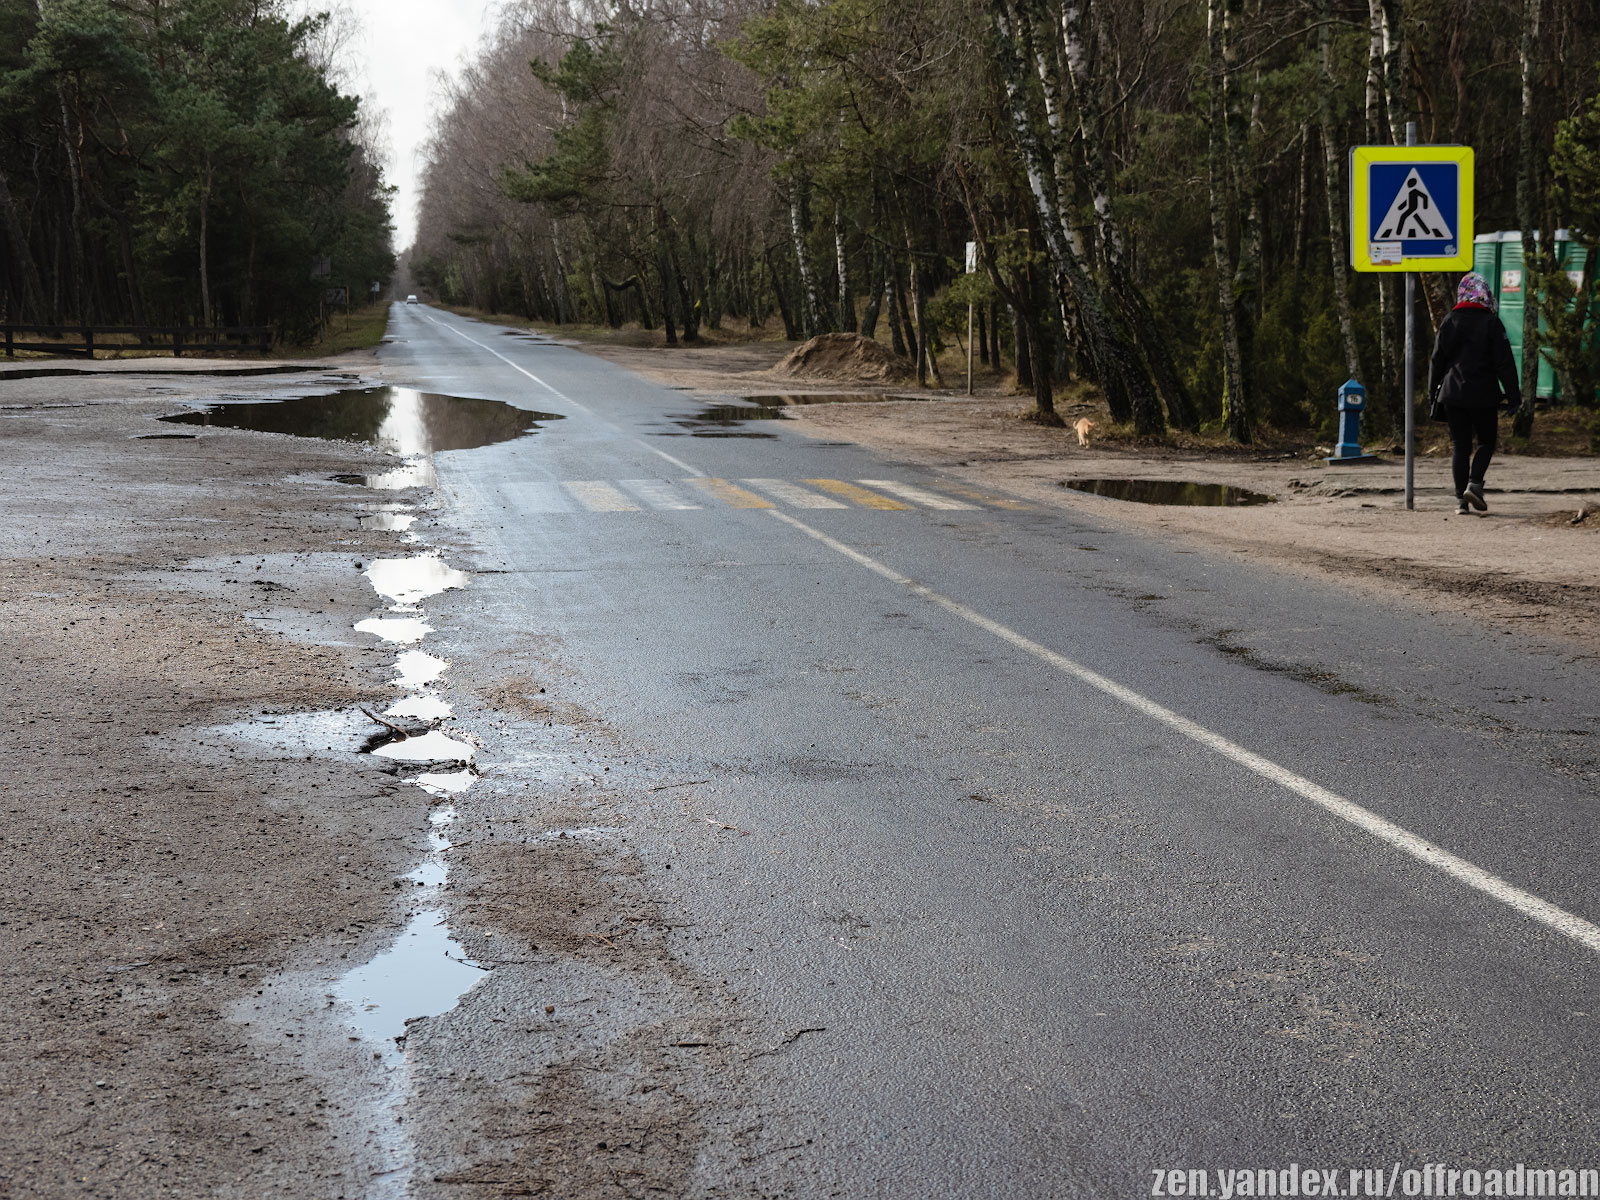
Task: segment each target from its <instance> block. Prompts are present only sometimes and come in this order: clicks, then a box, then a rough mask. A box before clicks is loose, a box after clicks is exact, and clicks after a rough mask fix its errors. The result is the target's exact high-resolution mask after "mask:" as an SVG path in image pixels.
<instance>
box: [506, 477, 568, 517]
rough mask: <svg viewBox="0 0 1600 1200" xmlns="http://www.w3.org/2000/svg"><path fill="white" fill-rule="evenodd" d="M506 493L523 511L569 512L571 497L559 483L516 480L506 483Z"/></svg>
mask: <svg viewBox="0 0 1600 1200" xmlns="http://www.w3.org/2000/svg"><path fill="white" fill-rule="evenodd" d="M505 490H506V494H507V495H508V496H509V497H510V498H511V499H512V500H514V501H515V502H516V505H517V507H518V508H520V509H521V510H522V511H523V512H530V513H569V512H572V511H573V509H572V497H571V496H570V495H569V494H568V493H567V492H566V491H565V490H563V488H562V487H561V485H560V484H559V483H527V482H525V481H522V480H518V481H516V482H515V483H508V484H507V485H506V489H505Z"/></svg>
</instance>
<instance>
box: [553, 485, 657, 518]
mask: <svg viewBox="0 0 1600 1200" xmlns="http://www.w3.org/2000/svg"><path fill="white" fill-rule="evenodd" d="M561 486H562V487H564V488H566V489H567V491H569V492H571V493H572V494H573V495H574V496H575V497H577V500H578V503H579V504H581V505H583V506H584V507H585V508H587V509H588V510H589V511H590V512H638V511H639V506H638V505H637V504H634V503H632V502H631V501H629V499H628V498H627V497H626V496H624V495H623V494H622V493H621V492H619V491H617V489H616V488H614V487H612V486H611V485H610V484H609V483H607V482H605V480H603V479H569V480H568V481H567V482H565V483H563V484H562V485H561Z"/></svg>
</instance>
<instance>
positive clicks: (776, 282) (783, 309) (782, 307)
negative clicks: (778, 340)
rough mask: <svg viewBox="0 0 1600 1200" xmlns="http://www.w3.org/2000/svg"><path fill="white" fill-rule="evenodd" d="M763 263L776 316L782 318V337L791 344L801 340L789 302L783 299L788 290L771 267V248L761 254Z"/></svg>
mask: <svg viewBox="0 0 1600 1200" xmlns="http://www.w3.org/2000/svg"><path fill="white" fill-rule="evenodd" d="M762 259H763V261H765V262H766V264H767V278H768V279H769V280H771V282H772V294H773V296H774V297H775V298H776V299H777V301H778V315H779V316H780V317H782V318H783V336H784V337H786V338H787V339H788V340H789V341H791V342H798V341H801V340H803V338H804V336H805V335H804V334H803V333H802V332H801V328H800V322H799V321H798V320H797V319H796V317H795V314H794V312H793V310H791V309H790V307H789V302H788V301H787V300H785V299H784V293H785V292H786V291H787V290H788V289H786V288H785V287H784V285H783V280H781V279H779V278H778V269H777V268H776V267H774V266H773V265H772V248H771V247H768V248H767V249H766V250H765V251H764V252H763V254H762Z"/></svg>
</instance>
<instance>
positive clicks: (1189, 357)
mask: <svg viewBox="0 0 1600 1200" xmlns="http://www.w3.org/2000/svg"><path fill="white" fill-rule="evenodd" d="M1597 64H1600V10H1597V7H1596V0H1448V2H1447V0H1114V2H1113V0H776V2H774V0H638V2H635V0H624V2H622V3H609V4H589V5H583V4H574V3H565V2H562V0H515V2H513V3H510V4H508V5H507V6H505V8H504V9H503V10H502V20H501V22H500V24H499V26H498V28H497V30H496V31H495V32H494V33H493V34H492V36H489V37H488V38H486V39H485V41H484V43H483V45H482V48H481V51H480V53H479V55H478V57H477V58H476V60H475V61H474V62H472V63H471V64H469V66H468V68H467V69H466V70H464V71H463V72H462V73H461V74H460V76H459V77H458V78H457V79H456V81H455V82H454V84H453V85H452V87H451V90H450V93H449V95H448V96H447V97H446V103H445V105H444V106H443V108H442V109H441V111H440V112H439V114H438V117H437V125H436V129H435V132H434V136H433V138H432V141H431V143H430V144H429V147H428V151H427V167H426V173H425V177H424V192H423V195H422V199H421V205H420V228H419V233H418V236H417V240H416V243H415V245H414V246H413V247H412V248H411V249H410V251H409V252H408V255H409V267H410V270H411V271H412V273H413V278H414V279H415V280H416V282H417V284H418V285H419V286H421V287H423V288H425V289H426V290H427V291H428V292H429V293H430V294H431V295H432V296H434V297H435V298H437V299H439V300H441V301H443V302H445V303H449V304H455V305H461V306H467V307H471V308H475V309H481V310H486V311H490V312H505V313H516V314H520V315H522V316H525V317H528V318H531V319H537V320H541V321H549V322H558V323H566V322H588V323H594V324H603V325H610V326H613V327H618V326H622V325H624V324H629V323H637V324H639V325H641V326H642V327H643V328H645V329H651V330H659V331H660V335H661V336H662V337H663V338H664V340H665V342H666V343H667V344H669V345H677V344H681V343H693V342H695V341H697V340H701V339H704V338H709V337H713V336H734V335H735V334H738V335H740V336H749V335H750V331H751V330H755V331H758V332H759V331H770V332H771V333H772V335H773V336H776V335H777V333H778V332H779V331H780V330H781V333H782V335H783V336H785V337H788V338H791V339H799V338H805V337H809V336H812V335H814V334H817V333H821V332H827V331H854V332H858V333H860V334H862V335H865V336H868V337H874V338H877V339H880V340H882V341H884V342H885V343H886V344H889V345H891V346H892V347H893V349H894V351H895V352H896V353H899V354H902V355H904V356H905V357H906V359H907V361H908V362H909V363H914V364H915V368H916V371H917V375H918V378H919V381H921V382H922V383H924V384H927V385H931V386H939V385H941V384H943V383H946V382H948V381H946V380H943V379H942V378H941V377H940V368H939V361H938V354H939V352H940V351H941V350H942V349H944V348H945V347H947V346H949V345H951V344H952V342H957V343H961V342H964V340H965V336H966V329H967V319H968V308H969V305H971V306H973V310H974V312H975V315H976V324H975V330H976V332H975V336H974V338H973V341H974V343H975V344H976V345H975V349H976V352H977V354H978V355H979V356H980V357H981V360H982V361H983V362H984V363H993V364H995V365H996V366H997V367H998V366H1003V367H1004V369H1005V370H1007V371H1008V372H1014V374H1015V378H1016V382H1017V385H1018V387H1019V388H1020V389H1022V390H1023V391H1025V392H1031V393H1032V395H1033V397H1034V398H1035V400H1036V404H1037V407H1036V409H1035V410H1034V416H1035V417H1036V418H1037V419H1041V420H1045V421H1049V420H1051V419H1052V418H1053V417H1054V414H1055V411H1056V395H1057V392H1058V390H1060V389H1062V388H1064V387H1069V386H1084V387H1090V388H1093V389H1095V390H1096V391H1097V393H1098V394H1100V395H1103V397H1104V400H1105V403H1106V404H1107V405H1108V406H1109V409H1110V413H1111V416H1112V418H1113V420H1114V421H1116V422H1118V423H1119V424H1122V425H1124V426H1126V427H1127V428H1128V429H1129V431H1130V432H1132V433H1134V434H1137V435H1160V434H1161V433H1162V432H1163V431H1165V430H1169V429H1176V430H1204V431H1211V432H1215V433H1217V434H1220V435H1223V436H1226V437H1228V438H1231V439H1233V440H1235V441H1237V442H1241V443H1243V442H1250V441H1252V440H1253V439H1257V438H1259V437H1260V436H1261V434H1262V433H1263V431H1265V430H1294V429H1300V430H1304V429H1308V428H1316V427H1318V426H1319V425H1322V424H1325V423H1326V422H1328V421H1330V420H1331V419H1332V412H1333V404H1332V398H1333V396H1334V393H1335V390H1336V389H1337V387H1338V386H1339V384H1340V383H1342V382H1343V381H1344V380H1345V379H1346V378H1350V377H1354V378H1356V379H1359V380H1361V381H1362V382H1363V383H1365V384H1366V385H1367V387H1368V390H1369V393H1370V394H1371V395H1372V397H1373V401H1374V402H1373V403H1372V405H1371V406H1370V407H1371V409H1372V410H1374V413H1375V416H1376V419H1377V420H1378V422H1379V424H1380V427H1381V426H1382V425H1383V424H1385V423H1388V422H1394V423H1398V421H1399V418H1400V413H1401V405H1402V399H1401V397H1402V395H1403V390H1402V371H1403V355H1402V337H1401V330H1402V328H1403V313H1402V309H1403V297H1404V294H1405V291H1404V287H1403V285H1402V284H1401V283H1400V282H1399V281H1398V280H1397V279H1396V278H1395V277H1393V276H1374V275H1371V274H1357V273H1355V272H1354V271H1353V270H1352V269H1351V268H1350V266H1349V249H1348V237H1349V235H1348V230H1347V225H1348V222H1349V208H1348V206H1349V195H1348V187H1349V179H1348V178H1347V176H1348V174H1349V154H1350V150H1351V148H1352V147H1354V146H1357V145H1366V144H1391V143H1393V144H1403V143H1404V142H1405V140H1406V132H1407V125H1408V123H1411V122H1414V123H1415V126H1416V140H1417V142H1418V143H1420V144H1429V143H1441V144H1442V143H1450V144H1464V145H1468V146H1471V147H1472V148H1473V149H1474V152H1475V155H1476V167H1477V191H1476V203H1477V222H1476V226H1477V232H1479V233H1485V232H1491V231H1517V238H1516V240H1518V241H1520V243H1521V244H1522V246H1523V247H1524V249H1525V251H1526V261H1527V264H1528V267H1529V274H1530V276H1531V278H1532V281H1533V282H1534V283H1537V284H1539V285H1541V286H1542V288H1543V293H1542V294H1543V295H1544V296H1545V303H1544V310H1543V313H1542V317H1541V314H1539V313H1537V312H1535V306H1534V305H1529V306H1528V312H1529V316H1528V318H1527V325H1528V327H1527V329H1526V331H1525V332H1526V337H1525V339H1524V340H1525V343H1526V344H1530V345H1531V344H1533V343H1534V339H1538V338H1541V337H1542V338H1543V342H1544V345H1545V346H1546V348H1547V351H1546V352H1547V353H1548V354H1550V355H1551V356H1552V357H1553V358H1554V359H1555V361H1556V367H1557V370H1558V373H1559V376H1560V378H1561V380H1562V381H1563V388H1562V391H1563V394H1564V395H1566V396H1568V397H1573V398H1576V399H1578V400H1580V401H1583V402H1586V403H1590V404H1592V403H1593V402H1594V397H1595V385H1596V383H1597V381H1600V373H1597V368H1600V363H1597V362H1596V359H1595V347H1594V338H1593V336H1592V325H1591V324H1590V313H1591V305H1590V295H1591V291H1592V288H1591V284H1592V281H1593V275H1594V267H1593V263H1594V255H1593V253H1591V254H1590V255H1589V256H1588V260H1587V265H1586V266H1585V268H1584V269H1583V271H1582V273H1581V274H1579V275H1577V277H1576V278H1574V277H1573V275H1572V274H1569V272H1567V271H1563V270H1560V269H1559V267H1560V266H1561V264H1560V263H1558V262H1557V261H1556V260H1555V256H1554V255H1553V254H1548V253H1541V251H1540V247H1545V248H1549V247H1553V246H1558V245H1560V244H1561V243H1560V240H1559V239H1558V238H1557V235H1556V231H1557V230H1565V231H1570V237H1571V238H1572V239H1574V240H1575V242H1576V243H1577V244H1583V245H1586V246H1588V247H1589V248H1590V250H1591V251H1592V250H1593V249H1594V248H1595V245H1596V238H1597V235H1600V99H1597V86H1596V81H1597ZM1567 236H1569V235H1568V234H1563V235H1562V237H1563V238H1565V237H1567ZM968 243H976V246H977V260H976V263H975V264H974V265H975V266H976V269H975V270H974V271H972V272H970V273H969V272H968V271H967V269H966V268H967V262H966V248H967V245H968ZM1456 279H1457V276H1454V275H1447V274H1438V273H1432V274H1426V275H1422V276H1420V277H1419V281H1418V287H1417V295H1418V301H1417V312H1416V324H1417V329H1418V337H1419V340H1425V339H1429V338H1430V336H1431V332H1432V329H1433V328H1434V327H1435V326H1436V325H1437V323H1438V322H1439V321H1440V320H1441V319H1442V318H1443V316H1444V314H1445V313H1446V312H1448V310H1449V308H1450V306H1451V304H1452V303H1453V288H1454V284H1455V282H1456ZM1418 357H1419V359H1421V360H1422V361H1423V362H1425V361H1426V344H1425V343H1424V348H1423V351H1422V352H1421V353H1420V354H1419V356H1418ZM1535 366H1536V359H1535V358H1534V356H1531V355H1530V356H1527V358H1526V361H1525V366H1524V370H1525V374H1526V373H1527V372H1528V371H1529V370H1531V369H1534V367H1535ZM1420 390H1421V388H1420V386H1419V391H1420ZM1532 419H1533V405H1527V406H1525V409H1524V414H1523V416H1522V417H1521V418H1520V421H1521V422H1522V425H1521V426H1519V432H1524V433H1525V432H1526V424H1527V422H1529V421H1531V420H1532Z"/></svg>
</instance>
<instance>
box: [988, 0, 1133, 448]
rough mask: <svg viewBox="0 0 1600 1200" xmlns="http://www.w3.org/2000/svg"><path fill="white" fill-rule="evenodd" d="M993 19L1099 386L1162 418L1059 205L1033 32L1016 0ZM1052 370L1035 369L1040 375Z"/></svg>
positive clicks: (1020, 135)
mask: <svg viewBox="0 0 1600 1200" xmlns="http://www.w3.org/2000/svg"><path fill="white" fill-rule="evenodd" d="M990 15H991V17H992V19H993V21H994V26H995V33H996V35H997V36H996V38H995V43H994V44H995V51H996V57H997V59H998V62H999V65H1000V69H1001V77H1002V79H1003V81H1004V84H1005V90H1006V99H1007V102H1008V107H1009V110H1010V112H1009V115H1010V117H1011V124H1012V130H1013V132H1014V133H1015V135H1016V138H1017V142H1018V146H1019V148H1020V149H1021V151H1022V161H1023V167H1024V170H1025V173H1026V177H1027V180H1028V190H1029V191H1030V192H1031V193H1032V195H1033V202H1034V205H1035V207H1036V209H1037V211H1038V215H1039V218H1040V228H1041V231H1042V233H1043V236H1044V242H1045V246H1046V248H1047V250H1048V251H1049V255H1050V262H1051V268H1052V271H1053V273H1054V275H1055V281H1056V287H1057V289H1058V290H1059V291H1060V292H1061V294H1062V297H1063V300H1064V301H1065V302H1066V303H1068V304H1070V305H1071V307H1072V308H1073V310H1074V312H1075V313H1076V314H1077V324H1078V326H1079V328H1080V330H1081V332H1082V336H1083V341H1084V343H1085V346H1086V348H1087V349H1088V351H1089V355H1090V359H1091V363H1092V368H1093V371H1094V375H1095V378H1096V381H1097V382H1099V383H1100V385H1101V386H1102V387H1103V388H1105V390H1106V394H1107V396H1108V397H1117V396H1127V397H1131V398H1136V403H1135V404H1134V412H1135V414H1136V415H1137V414H1139V413H1143V414H1145V416H1146V419H1148V417H1149V414H1151V413H1157V414H1159V412H1160V409H1159V402H1158V401H1157V400H1156V398H1155V397H1154V394H1153V392H1152V391H1151V387H1150V380H1149V377H1148V376H1147V375H1146V374H1145V371H1144V368H1143V366H1142V364H1141V363H1140V361H1139V358H1138V354H1137V351H1136V349H1135V347H1133V346H1131V345H1130V344H1128V342H1127V341H1125V340H1124V339H1123V337H1122V336H1121V334H1120V332H1119V331H1118V330H1117V329H1116V326H1115V323H1114V322H1113V320H1112V318H1111V314H1110V313H1109V311H1108V310H1107V308H1106V305H1105V301H1104V299H1103V298H1102V297H1101V295H1100V291H1099V289H1098V288H1097V287H1096V286H1095V285H1094V282H1093V280H1091V279H1090V277H1089V274H1088V272H1087V270H1086V269H1085V268H1084V265H1083V260H1082V257H1081V256H1080V254H1079V252H1078V249H1077V247H1076V246H1075V245H1074V244H1073V240H1072V234H1071V230H1070V225H1069V222H1067V221H1066V220H1065V219H1064V214H1063V213H1062V212H1061V211H1060V209H1059V207H1058V205H1057V203H1056V199H1055V195H1054V190H1055V189H1054V186H1053V179H1052V171H1051V169H1050V167H1049V165H1048V163H1047V161H1046V157H1045V154H1044V149H1043V147H1042V146H1041V145H1040V143H1039V140H1038V137H1037V135H1036V133H1035V122H1034V119H1033V116H1032V114H1031V112H1030V111H1029V104H1028V99H1027V95H1028V93H1027V84H1026V75H1025V72H1024V68H1023V63H1025V62H1034V61H1036V56H1035V54H1034V52H1033V46H1032V43H1033V37H1032V27H1031V25H1030V24H1029V22H1028V20H1027V19H1026V17H1025V16H1024V14H1023V13H1022V12H1021V11H1020V9H1019V6H1018V5H1017V3H1016V2H1015V0H990ZM1047 369H1048V368H1047V367H1041V365H1040V364H1038V363H1035V364H1034V373H1035V375H1038V374H1039V373H1040V371H1041V370H1047Z"/></svg>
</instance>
